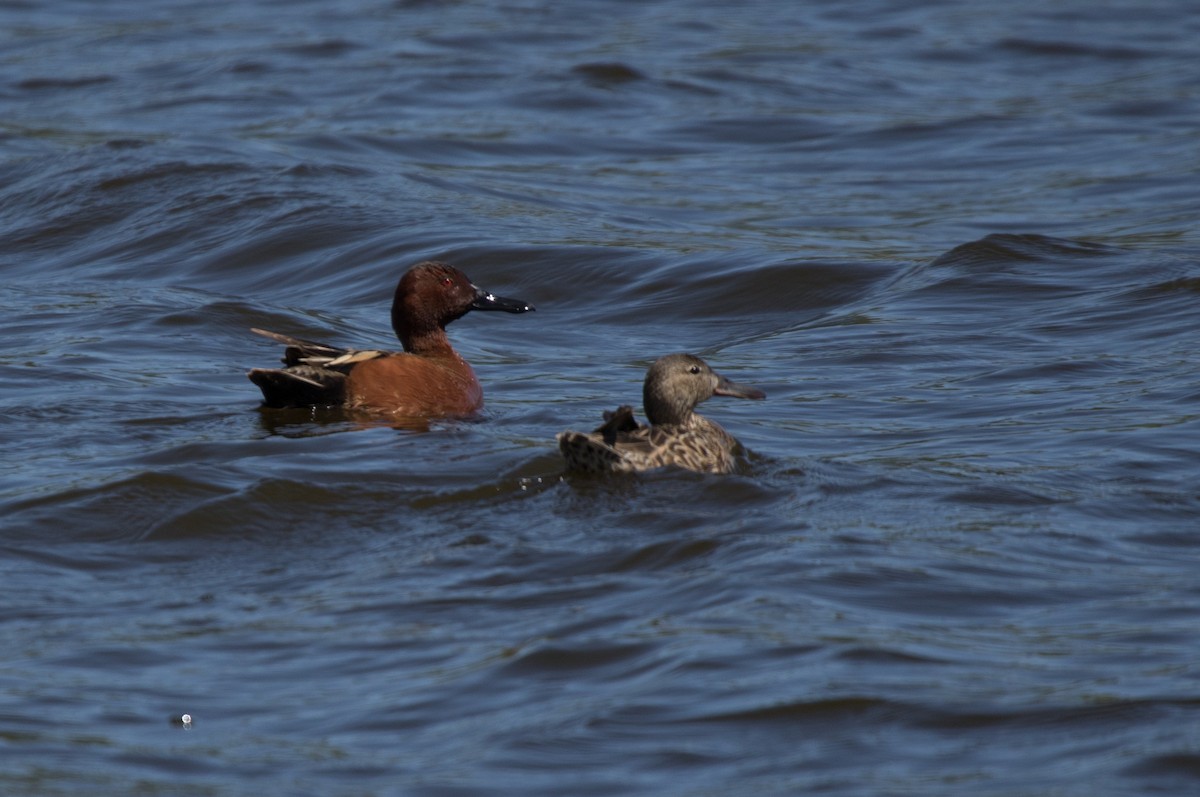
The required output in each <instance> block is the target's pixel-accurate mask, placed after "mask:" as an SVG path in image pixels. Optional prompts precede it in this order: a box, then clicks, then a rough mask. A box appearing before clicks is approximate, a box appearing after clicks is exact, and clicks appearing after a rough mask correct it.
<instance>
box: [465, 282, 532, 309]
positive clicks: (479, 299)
mask: <svg viewBox="0 0 1200 797" xmlns="http://www.w3.org/2000/svg"><path fill="white" fill-rule="evenodd" d="M471 309H472V310H503V311H504V312H506V313H528V312H529V311H530V310H532V309H533V305H532V304H530V303H529V302H526V301H522V300H521V299H506V298H505V297H503V296H497V295H496V294H494V293H488V292H487V291H481V290H479V289H478V288H476V289H475V300H474V301H472V302H471Z"/></svg>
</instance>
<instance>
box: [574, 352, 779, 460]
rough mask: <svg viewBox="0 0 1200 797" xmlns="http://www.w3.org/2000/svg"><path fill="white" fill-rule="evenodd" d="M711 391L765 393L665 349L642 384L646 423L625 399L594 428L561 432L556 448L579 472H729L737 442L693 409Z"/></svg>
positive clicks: (760, 395)
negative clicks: (666, 352)
mask: <svg viewBox="0 0 1200 797" xmlns="http://www.w3.org/2000/svg"><path fill="white" fill-rule="evenodd" d="M713 396H731V397H733V398H743V399H759V400H761V399H765V398H766V394H765V393H763V392H762V391H761V390H759V389H757V388H754V387H750V386H748V385H740V384H738V383H736V382H731V381H730V380H728V379H726V378H725V377H723V376H721V375H720V374H718V373H717V372H716V371H714V370H713V369H712V368H710V367H709V365H708V363H706V362H704V360H702V359H700V358H699V357H697V356H696V355H694V354H668V355H666V356H664V357H660V358H658V359H657V360H655V361H654V363H653V364H652V365H651V366H650V368H649V370H648V371H647V372H646V380H645V382H644V383H643V386H642V404H643V407H644V409H645V410H646V419H647V420H648V421H649V422H650V423H649V424H648V425H646V424H639V423H638V422H637V419H636V418H635V417H634V414H633V407H631V406H629V405H627V404H625V405H622V406H620V407H618V408H617V409H616V410H615V411H612V412H606V413H604V421H605V422H604V424H603V425H601V426H600V427H598V428H597V429H596V430H595V431H593V432H590V433H585V432H572V431H566V432H561V433H560V434H559V435H558V436H557V440H558V449H559V451H560V452H561V453H562V456H563V458H564V459H565V460H566V462H567V469H568V470H570V471H577V472H583V473H632V472H638V471H647V470H654V469H656V468H664V467H675V468H683V469H685V470H691V471H697V472H700V473H730V472H731V471H733V469H734V465H735V454H736V453H737V452H738V451H739V450H740V449H741V444H740V443H738V441H737V439H736V438H735V437H734V436H733V435H731V434H730V433H729V432H727V431H725V430H724V429H723V428H721V426H720V425H719V424H717V423H716V422H714V421H710V420H709V419H708V418H705V417H704V416H703V415H700V414H698V413H697V412H696V411H695V410H696V405H698V404H700V403H701V402H702V401H706V400H707V399H709V398H712V397H713Z"/></svg>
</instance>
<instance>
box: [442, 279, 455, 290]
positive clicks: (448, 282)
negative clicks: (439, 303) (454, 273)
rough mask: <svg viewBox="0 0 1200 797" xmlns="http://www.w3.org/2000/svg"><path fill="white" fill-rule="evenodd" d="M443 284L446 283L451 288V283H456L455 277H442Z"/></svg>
mask: <svg viewBox="0 0 1200 797" xmlns="http://www.w3.org/2000/svg"><path fill="white" fill-rule="evenodd" d="M442 284H443V285H445V286H446V287H447V288H449V287H450V286H451V285H453V284H454V278H453V277H442Z"/></svg>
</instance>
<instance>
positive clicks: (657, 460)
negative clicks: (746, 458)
mask: <svg viewBox="0 0 1200 797" xmlns="http://www.w3.org/2000/svg"><path fill="white" fill-rule="evenodd" d="M608 426H609V424H606V425H605V426H602V427H600V428H599V429H597V430H596V431H595V432H592V433H591V434H584V433H582V432H563V433H562V434H560V435H558V448H559V451H561V452H562V455H563V458H564V459H565V460H566V461H567V467H568V468H569V469H571V470H576V471H581V472H585V473H629V472H633V471H642V470H654V469H655V468H662V467H668V466H674V467H679V468H685V469H687V470H693V471H698V472H701V473H729V472H730V471H732V470H733V466H734V458H733V452H734V451H735V450H736V448H737V441H736V440H735V439H734V438H733V436H732V435H730V434H729V433H728V432H726V431H725V430H724V429H722V428H721V427H720V426H719V425H718V424H716V423H714V422H713V421H710V420H708V419H707V418H705V417H703V416H701V415H692V416H691V418H690V419H689V421H688V423H686V424H679V425H665V426H637V427H636V428H633V429H628V428H626V429H622V430H619V431H614V430H612V429H611V428H606V427H608Z"/></svg>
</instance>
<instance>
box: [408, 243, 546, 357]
mask: <svg viewBox="0 0 1200 797" xmlns="http://www.w3.org/2000/svg"><path fill="white" fill-rule="evenodd" d="M471 310H503V311H504V312H506V313H527V312H529V311H530V310H533V305H531V304H529V303H528V302H525V301H522V300H520V299H506V298H504V297H502V296H495V295H493V294H491V293H488V292H487V291H484V290H481V289H480V288H477V287H476V286H475V285H474V284H473V283H472V282H471V280H470V279H468V278H467V275H466V274H464V273H462V272H461V271H459V270H458V269H456V268H454V266H451V265H447V264H446V263H439V262H435V261H426V262H424V263H418V264H417V265H415V266H413V267H412V268H410V269H409V270H408V272H407V273H405V275H404V276H403V277H401V278H400V284H399V285H397V286H396V296H395V298H394V299H393V300H392V328H393V329H394V330H396V337H398V338H400V343H401V344H402V345H403V346H404V350H405V351H412V352H418V353H419V352H420V351H421V350H422V349H423V348H427V347H431V346H443V345H446V344H445V328H446V325H447V324H449V323H450V322H451V321H454V320H455V319H458V318H462V317H463V316H464V315H466V314H467V313H468V312H470V311H471Z"/></svg>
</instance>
